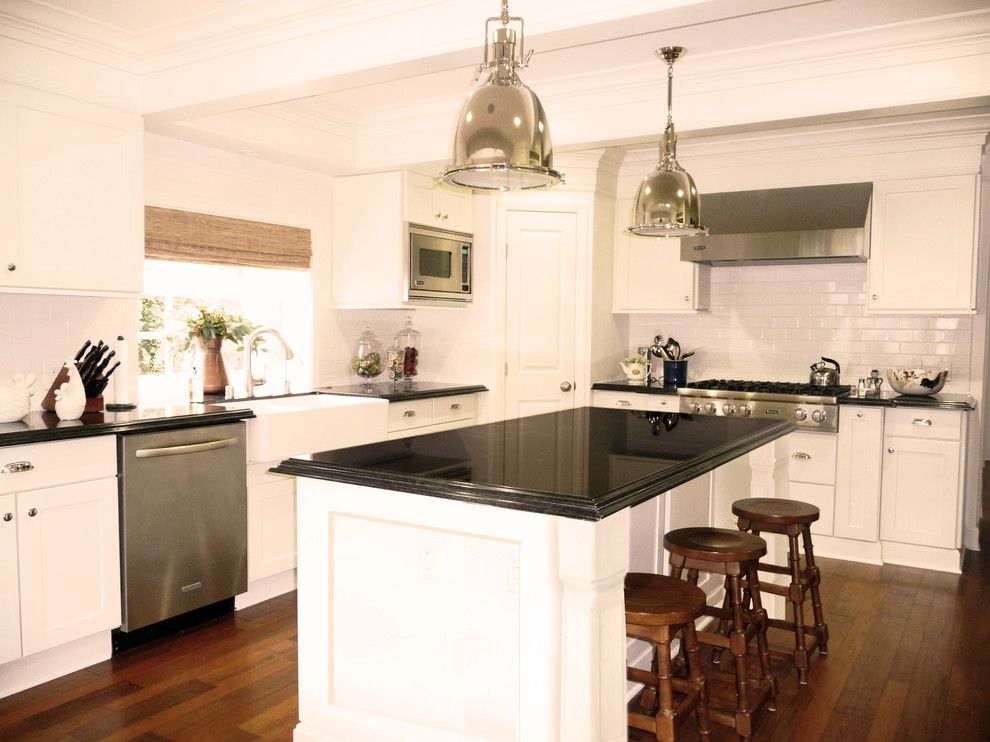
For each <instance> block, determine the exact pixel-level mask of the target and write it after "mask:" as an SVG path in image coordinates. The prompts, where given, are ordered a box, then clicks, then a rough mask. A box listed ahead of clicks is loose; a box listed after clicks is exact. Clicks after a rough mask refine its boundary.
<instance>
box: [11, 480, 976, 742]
mask: <svg viewBox="0 0 990 742" xmlns="http://www.w3.org/2000/svg"><path fill="white" fill-rule="evenodd" d="M985 481H986V482H987V487H986V488H985V492H984V512H985V513H988V514H990V472H987V475H986V477H985ZM981 546H982V548H983V551H980V552H967V554H966V561H965V566H964V570H963V574H962V575H950V574H944V573H940V572H931V571H927V570H921V569H911V568H907V567H895V566H884V567H874V566H870V565H862V564H854V563H852V562H841V561H836V560H832V559H821V560H820V565H821V568H822V575H823V583H824V584H823V586H822V591H823V600H824V603H825V610H826V619H827V621H828V623H829V634H830V641H829V655H828V657H825V658H820V659H819V658H817V657H815V659H814V660H813V662H812V666H811V670H810V671H809V673H808V685H807V686H805V687H803V688H802V687H799V686H798V684H797V674H796V672H795V671H794V669H793V667H791V666H790V665H788V664H786V663H784V662H781V661H776V662H775V664H774V668H775V671H776V672H777V674H778V677H779V680H780V693H779V697H778V702H777V711H776V712H775V713H769V712H767V711H763V712H761V714H760V715H759V716H758V717H757V719H756V725H755V733H754V736H753V739H754V740H779V741H783V740H797V741H799V742H811V741H812V740H842V741H843V742H859V741H860V740H897V741H898V742H911V741H912V740H918V741H921V740H931V741H932V742H935V741H942V740H949V741H951V742H971V741H976V740H990V679H988V678H990V620H988V619H990V616H988V612H990V523H988V521H987V520H986V519H985V520H984V522H983V523H982V527H981ZM295 615H296V613H295V596H294V594H293V595H287V596H283V597H280V598H276V599H274V600H271V601H268V602H267V603H263V604H261V605H258V606H255V607H253V608H248V609H246V610H244V611H240V612H239V613H236V614H231V615H227V616H224V617H222V618H220V619H215V620H213V621H211V622H209V623H206V624H204V625H200V626H198V627H196V628H194V629H189V630H186V631H185V632H183V633H182V634H179V635H175V636H171V637H168V638H164V639H159V640H157V641H155V642H153V643H150V644H147V645H143V646H140V647H136V648H134V649H130V650H128V651H126V652H123V653H121V654H118V655H117V656H116V657H114V658H113V659H112V660H109V661H107V662H104V663H101V664H99V665H95V666H93V667H91V668H88V669H86V670H81V671H79V672H77V673H73V674H72V675H69V676H66V677H64V678H59V679H58V680H54V681H52V682H50V683H46V684H45V685H42V686H39V687H37V688H32V689H30V690H27V691H24V692H23V693H19V694H17V695H15V696H11V697H9V698H5V699H0V740H98V739H99V740H102V739H111V740H142V741H146V742H151V741H162V740H174V741H175V742H186V741H187V740H188V741H196V740H223V741H226V740H252V739H270V740H290V739H291V738H292V729H293V727H294V726H295V723H296V719H297V704H296V626H295ZM775 633H777V634H778V638H779V637H780V636H781V635H780V634H779V632H775ZM684 731H685V734H684V738H685V739H686V740H695V739H697V736H696V734H695V730H694V728H693V722H690V723H689V724H688V725H687V726H686V727H685V729H684ZM712 739H713V742H720V741H721V740H729V739H733V735H732V734H730V733H729V731H728V730H727V729H726V728H724V727H719V726H717V725H716V726H715V727H714V733H713V735H712ZM575 742H576V741H575Z"/></svg>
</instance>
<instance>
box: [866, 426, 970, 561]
mask: <svg viewBox="0 0 990 742" xmlns="http://www.w3.org/2000/svg"><path fill="white" fill-rule="evenodd" d="M884 446H885V447H886V451H885V452H884V459H883V482H882V484H881V495H880V538H881V539H882V540H884V541H898V542H900V543H904V544H916V545H918V546H939V547H942V548H944V549H952V548H955V547H956V528H957V524H958V520H957V515H956V514H957V513H958V503H959V444H958V443H956V442H955V441H935V440H926V439H924V438H900V437H896V436H888V437H887V438H885V439H884Z"/></svg>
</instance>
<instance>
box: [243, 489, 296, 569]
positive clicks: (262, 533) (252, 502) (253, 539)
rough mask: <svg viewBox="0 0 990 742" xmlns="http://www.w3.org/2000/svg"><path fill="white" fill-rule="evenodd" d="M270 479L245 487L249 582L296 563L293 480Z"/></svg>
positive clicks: (292, 566)
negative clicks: (246, 489) (246, 490)
mask: <svg viewBox="0 0 990 742" xmlns="http://www.w3.org/2000/svg"><path fill="white" fill-rule="evenodd" d="M269 477H270V478H271V479H272V481H269V482H265V483H263V484H252V485H251V486H249V487H248V495H247V496H248V581H249V582H252V581H254V580H260V579H261V578H262V577H269V576H270V575H275V574H278V573H279V572H285V571H287V570H290V569H293V568H294V567H295V566H296V483H295V479H293V478H291V477H281V476H278V475H269Z"/></svg>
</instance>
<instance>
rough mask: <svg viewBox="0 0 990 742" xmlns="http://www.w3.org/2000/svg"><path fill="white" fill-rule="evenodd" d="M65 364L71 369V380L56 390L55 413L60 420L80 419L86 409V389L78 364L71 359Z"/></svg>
mask: <svg viewBox="0 0 990 742" xmlns="http://www.w3.org/2000/svg"><path fill="white" fill-rule="evenodd" d="M65 366H66V368H68V369H69V380H68V381H67V382H65V383H64V384H62V386H60V387H59V388H58V389H56V390H55V414H56V415H57V416H58V419H59V420H78V419H79V418H80V417H82V414H83V410H85V409H86V390H85V389H84V388H83V383H82V379H80V378H79V371H78V369H76V364H75V363H74V362H73V361H72V360H71V359H70V360H68V361H66V362H65Z"/></svg>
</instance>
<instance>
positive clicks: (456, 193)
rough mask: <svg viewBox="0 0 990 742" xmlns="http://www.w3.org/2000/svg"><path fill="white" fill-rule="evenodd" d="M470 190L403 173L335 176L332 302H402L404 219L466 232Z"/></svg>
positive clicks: (377, 304) (367, 305)
mask: <svg viewBox="0 0 990 742" xmlns="http://www.w3.org/2000/svg"><path fill="white" fill-rule="evenodd" d="M472 210H473V204H472V200H471V192H470V191H466V190H464V191H461V190H456V189H452V188H448V187H446V186H440V185H438V184H436V183H435V182H434V181H433V179H431V178H429V177H427V176H424V175H419V174H418V173H408V172H399V171H395V172H388V173H374V174H372V175H354V176H350V177H345V178H336V179H335V180H334V183H333V246H332V259H331V270H332V273H331V291H332V297H333V303H334V306H337V307H350V308H395V307H404V306H407V304H406V281H407V276H406V262H407V259H408V256H407V255H406V250H407V249H408V247H407V245H406V228H405V225H406V223H407V222H412V223H414V224H422V225H425V226H428V227H432V228H436V229H445V230H449V231H453V232H465V233H468V234H470V233H471V230H472V228H473V224H472Z"/></svg>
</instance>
